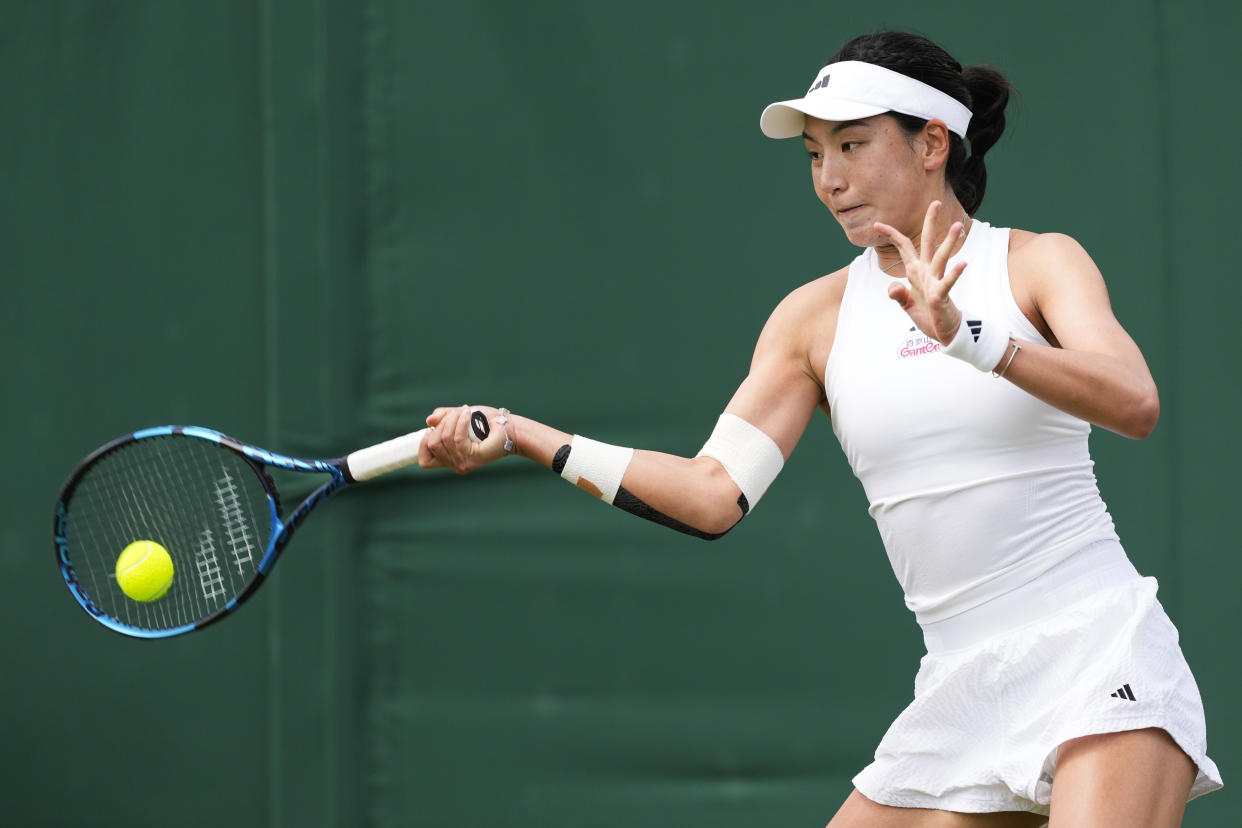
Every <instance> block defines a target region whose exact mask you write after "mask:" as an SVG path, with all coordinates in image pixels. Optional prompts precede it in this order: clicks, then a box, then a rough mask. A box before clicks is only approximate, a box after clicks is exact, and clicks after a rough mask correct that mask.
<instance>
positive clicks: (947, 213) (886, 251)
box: [875, 199, 974, 276]
mask: <svg viewBox="0 0 1242 828" xmlns="http://www.w3.org/2000/svg"><path fill="white" fill-rule="evenodd" d="M959 221H960V222H961V223H962V233H961V235H960V236H959V237H958V239H957V240H956V241H955V242H954V243H953V248H952V249H951V250H950V251H949V255H950V256H952V255H954V254H956V253H957V251H959V250H961V249H962V245H963V244H965V243H966V234H967V233H969V232H970V227H971V224H973V223H974V220H973V219H971V217H970V216H968V215H966V210H965V209H964V208H963V207H962V205H960V204H958V203H957V200H956V199H954V200H952V201H948V200H946V201H945V202H944V205H943V207H942V208H941V210H940V212H939V214H938V215H937V216H936V223H935V227H934V228H933V233H934V236H933V240H932V249H933V250H935V249H936V248H937V247H939V246H940V244H941V243H942V242H943V241H944V238H945V236H946V235H947V234H948V232H949V228H950V227H952V226H953V224H954V222H959ZM909 239H910V243H911V244H912V245H913V246H914V249H915V250H920V249H921V245H922V243H923V225H922V224H920V225H919V226H918V228H917V230H916V231H915V232H914V233H913V234H911V235H910V236H909ZM875 256H876V263H877V264H878V265H879V266H880V270H881V271H883V272H884V273H887V274H889V275H890V276H903V275H905V268H904V267H902V261H901V253H899V252H898V251H897V248H896V247H894V246H893V245H891V244H887V245H883V246H877V247H876V249H875ZM893 271H896V272H895V273H894V272H893Z"/></svg>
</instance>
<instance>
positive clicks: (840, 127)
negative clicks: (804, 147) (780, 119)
mask: <svg viewBox="0 0 1242 828" xmlns="http://www.w3.org/2000/svg"><path fill="white" fill-rule="evenodd" d="M857 126H862V127H865V126H870V124H868V123H867V121H866V119H861V118H860V119H855V120H853V121H841V122H840V123H839V124H837V125H836V126H834V127H833V128H832V129H831V130H830V131H829V133H828V134H829V135H833V136H835V135H839V134H840V133H842V132H844V131H845V130H847V129H849V128H850V127H857ZM802 137H803V139H804V140H807V141H814V140H815V139H814V138H812V137H811V136H810V135H808V134H807V133H805V132H803V133H802Z"/></svg>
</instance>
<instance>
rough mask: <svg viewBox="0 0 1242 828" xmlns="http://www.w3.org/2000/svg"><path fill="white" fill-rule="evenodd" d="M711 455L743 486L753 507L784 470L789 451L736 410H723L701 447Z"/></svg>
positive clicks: (706, 455) (707, 455)
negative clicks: (786, 452) (727, 411)
mask: <svg viewBox="0 0 1242 828" xmlns="http://www.w3.org/2000/svg"><path fill="white" fill-rule="evenodd" d="M697 456H699V457H711V458H712V459H714V460H715V461H716V462H718V463H720V465H722V466H724V470H725V471H726V472H727V473H728V474H729V477H730V478H732V479H733V482H734V483H736V484H737V487H738V488H739V489H741V490H742V495H743V496H744V497H745V498H746V504H747V509H753V508H754V507H755V504H756V503H758V502H759V498H761V497H763V493H764V492H766V491H767V490H768V486H771V485H772V481H773V480H775V479H776V476H777V475H778V474H780V473H781V469H782V468H783V467H784V465H785V455H783V454H781V449H780V446H778V445H776V441H775V440H773V439H772V438H771V437H769V436H768V435H767V434H765V433H764V432H763V431H762V430H761V429H759V428H756V427H755V426H753V425H751V424H750V423H748V422H746V421H745V420H743V419H742V418H741V417H738V416H737V415H735V414H728V413H725V414H721V415H720V419H719V420H717V421H716V428H715V429H714V430H713V431H712V435H711V437H709V438H708V439H707V442H706V443H705V444H704V445H703V448H702V450H701V451H699V453H698V455H697Z"/></svg>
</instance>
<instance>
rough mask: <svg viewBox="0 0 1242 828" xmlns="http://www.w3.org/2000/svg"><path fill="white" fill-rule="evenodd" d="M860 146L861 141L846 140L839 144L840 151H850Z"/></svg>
mask: <svg viewBox="0 0 1242 828" xmlns="http://www.w3.org/2000/svg"><path fill="white" fill-rule="evenodd" d="M860 146H862V141H846V142H845V143H843V144H842V145H841V152H851V151H853V150H855V149H858V147H860Z"/></svg>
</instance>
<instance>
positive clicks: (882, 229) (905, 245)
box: [875, 221, 918, 262]
mask: <svg viewBox="0 0 1242 828" xmlns="http://www.w3.org/2000/svg"><path fill="white" fill-rule="evenodd" d="M875 230H876V232H877V233H880V234H882V235H884V236H887V237H888V240H889V241H891V242H892V243H893V247H895V248H897V252H898V253H899V254H901V258H902V259H903V260H905V261H907V262H912V261H914V260H915V259H917V258H918V254H917V253H916V252H915V251H914V243H913V242H911V241H910V239H908V238H906V235H905V234H904V233H902V232H901V231H900V230H898V229H897V228H896V227H893V226H891V225H888V224H885V223H884V222H882V221H877V222H876V223H875Z"/></svg>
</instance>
